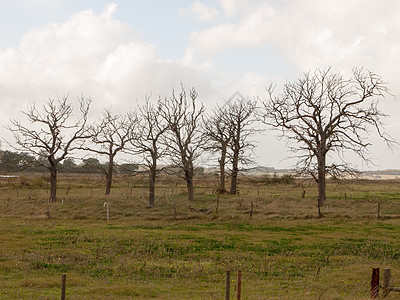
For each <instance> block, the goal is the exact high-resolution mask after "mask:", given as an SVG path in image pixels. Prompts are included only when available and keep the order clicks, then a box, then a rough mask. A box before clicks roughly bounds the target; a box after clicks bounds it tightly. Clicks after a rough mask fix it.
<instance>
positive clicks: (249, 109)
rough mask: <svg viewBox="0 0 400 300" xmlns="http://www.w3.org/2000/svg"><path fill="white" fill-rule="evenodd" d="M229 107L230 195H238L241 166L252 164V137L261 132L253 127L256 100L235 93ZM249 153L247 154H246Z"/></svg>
mask: <svg viewBox="0 0 400 300" xmlns="http://www.w3.org/2000/svg"><path fill="white" fill-rule="evenodd" d="M225 105H226V106H227V114H226V118H227V119H228V120H227V122H229V123H230V126H229V130H230V137H231V140H230V148H231V154H230V155H231V162H232V170H231V189H230V192H229V193H230V194H236V193H237V178H238V173H239V166H240V164H241V165H246V164H248V163H250V162H251V159H250V157H249V155H248V151H249V150H250V151H251V150H253V149H254V147H255V143H254V141H252V140H251V137H252V136H253V135H254V134H256V133H257V132H260V130H259V129H257V128H255V127H254V126H253V124H254V122H255V121H256V120H255V118H254V113H255V110H256V107H257V101H256V100H250V99H247V100H246V99H245V98H244V97H243V96H242V95H240V94H239V93H235V94H234V95H233V96H232V97H231V98H230V99H229V101H227V102H226V104H225ZM246 151H247V152H246Z"/></svg>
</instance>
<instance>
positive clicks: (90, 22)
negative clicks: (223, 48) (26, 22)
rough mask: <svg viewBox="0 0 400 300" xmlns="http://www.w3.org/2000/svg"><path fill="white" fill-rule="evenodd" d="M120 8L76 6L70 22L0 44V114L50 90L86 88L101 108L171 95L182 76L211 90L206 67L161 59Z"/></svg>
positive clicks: (122, 106)
mask: <svg viewBox="0 0 400 300" xmlns="http://www.w3.org/2000/svg"><path fill="white" fill-rule="evenodd" d="M116 8H117V7H116V5H115V4H111V5H108V6H107V7H106V8H105V10H104V11H103V12H102V13H101V14H96V13H94V12H93V11H92V10H85V11H81V12H78V13H76V14H74V15H72V16H71V17H70V18H69V20H68V21H67V22H64V23H52V24H48V25H46V26H44V27H41V28H37V29H34V30H32V31H31V32H29V33H27V34H25V35H24V36H23V37H22V39H21V41H20V43H19V45H18V46H17V47H14V48H9V49H6V50H5V51H1V50H0V66H1V68H0V99H1V103H2V110H1V111H0V118H1V119H2V120H4V121H6V120H8V118H9V117H17V118H21V117H22V115H21V114H17V112H18V111H21V110H24V109H25V108H26V104H27V103H28V102H32V101H36V102H38V103H41V102H42V101H43V100H45V99H47V98H48V96H49V95H50V96H51V97H57V96H60V97H61V96H63V95H66V94H67V93H70V97H71V98H76V97H77V96H79V95H80V94H81V93H82V94H84V95H85V96H91V97H92V98H93V108H94V110H95V111H98V110H99V109H102V108H103V107H108V106H111V105H113V106H115V107H116V109H124V110H126V108H127V107H129V106H135V105H136V100H138V101H139V102H140V101H141V100H142V99H144V97H145V95H147V94H151V93H152V94H153V97H154V98H155V99H157V98H158V96H159V95H160V94H161V95H165V96H168V95H170V93H171V88H172V87H173V86H174V87H179V85H180V83H181V82H182V83H183V84H184V85H186V86H188V87H191V86H196V88H197V89H199V90H201V91H210V90H212V87H211V84H210V82H211V76H209V74H207V75H202V74H203V72H204V68H202V71H201V72H200V71H199V70H198V69H197V67H196V66H194V65H193V64H192V63H191V61H186V62H185V63H182V62H181V61H166V60H162V59H160V57H159V55H158V51H157V48H156V47H155V46H154V45H152V44H150V43H148V42H146V41H143V40H142V39H141V38H139V35H138V34H137V33H136V32H135V31H134V30H133V29H132V28H131V27H129V26H128V25H126V24H124V23H121V22H119V21H117V20H115V19H114V18H113V14H114V13H115V11H116ZM206 93H207V92H203V93H200V97H205V96H207V94H206ZM95 111H93V112H94V113H95ZM3 125H6V124H3Z"/></svg>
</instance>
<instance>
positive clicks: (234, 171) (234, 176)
mask: <svg viewBox="0 0 400 300" xmlns="http://www.w3.org/2000/svg"><path fill="white" fill-rule="evenodd" d="M238 164H239V152H238V151H234V153H233V160H232V177H231V190H230V192H229V193H230V194H232V195H236V193H237V177H238V172H239V169H238Z"/></svg>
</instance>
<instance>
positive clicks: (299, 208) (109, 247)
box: [0, 174, 400, 299]
mask: <svg viewBox="0 0 400 300" xmlns="http://www.w3.org/2000/svg"><path fill="white" fill-rule="evenodd" d="M267 181H269V183H268V184H267ZM272 182H273V180H267V179H266V178H257V177H246V178H241V181H240V194H239V195H237V196H232V195H221V196H220V198H219V201H218V202H219V204H218V213H216V207H217V196H216V195H215V193H214V192H213V191H214V190H215V186H216V178H213V177H203V178H200V179H198V180H197V182H196V186H197V189H196V201H194V202H193V203H188V201H187V199H186V194H185V186H184V184H183V182H181V181H180V180H178V179H177V178H175V177H168V176H166V177H161V178H160V179H159V183H158V186H157V195H158V196H157V198H156V207H154V208H151V209H149V208H147V198H146V197H147V186H146V178H145V177H141V176H136V177H128V176H126V177H118V178H116V181H115V184H114V187H115V188H114V189H113V190H112V194H111V195H110V196H107V197H105V196H104V186H103V185H104V184H103V182H102V180H101V178H100V177H97V176H94V175H92V176H90V175H69V176H62V177H61V178H60V183H59V193H58V195H59V200H60V201H59V202H57V203H51V204H50V206H49V210H50V213H51V218H47V216H46V214H45V212H46V210H47V206H48V202H47V199H48V183H47V181H46V179H45V177H44V176H42V175H40V174H39V175H22V176H21V177H19V178H3V179H2V181H1V182H0V183H1V187H0V191H1V194H0V299H57V298H59V297H60V283H61V274H63V273H66V274H67V298H68V299H131V298H138V299H149V298H150V299H151V298H152V299H223V297H224V285H225V272H226V271H227V270H231V271H232V278H231V279H232V283H231V287H232V289H231V298H232V299H233V298H234V290H235V285H236V277H235V276H236V270H238V269H241V270H242V277H243V278H242V299H368V296H369V285H370V280H371V278H370V276H371V268H372V267H380V268H381V269H383V268H387V267H389V268H391V269H392V276H393V284H394V285H397V286H400V242H399V240H400V182H399V181H363V182H348V183H347V184H346V185H337V184H336V183H333V182H330V183H329V186H328V192H327V194H328V200H327V202H326V205H325V206H324V207H323V209H322V211H323V213H324V218H322V219H317V218H316V216H317V208H316V202H317V200H316V198H317V189H316V186H315V185H314V184H312V183H310V182H303V183H301V184H300V183H299V182H294V183H293V182H289V183H287V184H285V183H272ZM303 190H305V196H304V199H303ZM104 202H108V204H109V208H110V217H111V219H110V220H109V221H107V220H106V211H105V208H104V205H103V204H104ZM378 202H380V206H381V212H380V214H381V218H380V219H377V203H378ZM252 203H253V205H252ZM189 205H190V207H189ZM252 206H253V214H252V217H251V218H250V214H251V207H252ZM174 207H175V209H176V215H175V214H174ZM199 209H204V210H206V211H208V212H207V213H203V212H200V211H199ZM382 271H383V270H382ZM399 296H400V294H398V295H396V294H395V293H392V294H391V295H390V296H389V297H388V298H387V299H396V297H397V298H398V297H399Z"/></svg>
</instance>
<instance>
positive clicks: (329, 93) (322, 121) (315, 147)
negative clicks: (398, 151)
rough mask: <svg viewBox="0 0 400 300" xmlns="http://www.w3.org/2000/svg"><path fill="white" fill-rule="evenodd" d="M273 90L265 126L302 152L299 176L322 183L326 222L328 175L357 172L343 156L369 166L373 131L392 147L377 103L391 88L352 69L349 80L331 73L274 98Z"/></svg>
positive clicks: (301, 82)
mask: <svg viewBox="0 0 400 300" xmlns="http://www.w3.org/2000/svg"><path fill="white" fill-rule="evenodd" d="M273 90H274V88H273V86H270V87H269V88H268V95H269V98H268V100H265V101H264V102H263V104H264V111H263V114H262V117H263V121H264V123H265V124H267V125H270V126H272V128H275V129H277V130H279V131H280V132H281V137H285V138H286V139H287V141H288V145H289V149H290V150H291V151H292V152H294V153H299V155H298V162H297V164H296V168H297V169H298V170H299V172H300V173H301V174H304V173H307V174H310V175H311V176H312V178H314V180H315V181H316V182H317V184H318V212H319V213H318V214H319V217H321V216H322V215H321V211H320V207H321V206H322V205H323V204H324V201H325V199H326V191H325V186H326V176H327V174H331V175H333V176H335V178H339V177H340V176H342V175H344V174H349V173H351V174H353V173H354V171H355V169H354V168H353V167H351V165H350V164H349V162H348V161H346V159H345V156H344V155H345V153H346V152H348V151H351V152H354V153H356V154H357V155H358V156H359V157H361V158H362V159H363V160H365V161H368V158H367V157H366V153H367V149H368V147H369V146H370V142H369V141H368V139H367V137H368V135H369V130H370V127H372V128H375V130H376V131H377V133H378V134H379V136H380V137H381V138H382V139H383V141H384V142H386V143H388V145H391V144H392V143H393V141H392V140H391V139H390V137H389V136H388V135H387V134H386V133H385V132H384V128H383V123H382V118H384V117H386V115H385V114H383V113H382V112H381V111H379V109H378V101H377V100H378V99H379V98H382V97H384V96H385V95H388V94H389V92H388V88H387V87H386V84H385V83H384V82H383V81H382V79H381V78H380V77H379V76H378V75H376V74H374V73H371V72H364V71H363V70H362V69H353V72H352V76H351V77H350V78H349V79H345V78H343V77H342V76H341V75H340V74H338V73H336V74H335V73H333V72H332V70H331V69H330V68H329V69H327V70H324V71H321V70H316V71H315V72H313V73H311V72H309V73H306V74H304V76H303V78H300V79H299V80H298V81H296V82H289V83H286V84H285V85H284V88H283V93H282V94H280V95H277V96H274V95H273ZM371 100H372V101H371ZM328 154H332V155H333V154H336V156H337V157H336V161H335V160H334V161H332V163H330V164H328V163H327V157H328Z"/></svg>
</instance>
